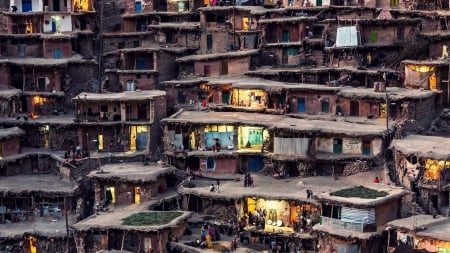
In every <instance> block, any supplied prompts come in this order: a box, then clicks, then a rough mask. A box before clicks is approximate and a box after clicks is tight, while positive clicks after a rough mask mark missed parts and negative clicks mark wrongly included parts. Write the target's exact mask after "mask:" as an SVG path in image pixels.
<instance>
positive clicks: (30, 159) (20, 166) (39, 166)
mask: <svg viewBox="0 0 450 253" xmlns="http://www.w3.org/2000/svg"><path fill="white" fill-rule="evenodd" d="M58 171H59V165H58V162H57V161H56V160H54V159H53V158H51V157H50V156H49V155H28V156H26V157H23V158H21V159H17V160H14V161H9V162H4V163H0V175H2V176H19V175H32V174H55V173H57V172H58Z"/></svg>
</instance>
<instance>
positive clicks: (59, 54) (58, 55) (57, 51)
mask: <svg viewBox="0 0 450 253" xmlns="http://www.w3.org/2000/svg"><path fill="white" fill-rule="evenodd" d="M53 53H54V56H55V59H61V57H62V50H61V48H55V50H54V51H53Z"/></svg>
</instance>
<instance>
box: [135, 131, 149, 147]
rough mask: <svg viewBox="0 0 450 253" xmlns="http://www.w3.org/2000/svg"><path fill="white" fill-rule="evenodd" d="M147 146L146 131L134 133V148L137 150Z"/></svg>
mask: <svg viewBox="0 0 450 253" xmlns="http://www.w3.org/2000/svg"><path fill="white" fill-rule="evenodd" d="M146 146H147V132H143V133H137V134H136V148H137V149H138V150H144V149H146Z"/></svg>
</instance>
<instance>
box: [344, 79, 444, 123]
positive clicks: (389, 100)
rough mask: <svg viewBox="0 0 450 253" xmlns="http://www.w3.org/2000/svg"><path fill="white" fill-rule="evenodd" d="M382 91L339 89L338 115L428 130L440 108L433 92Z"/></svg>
mask: <svg viewBox="0 0 450 253" xmlns="http://www.w3.org/2000/svg"><path fill="white" fill-rule="evenodd" d="M383 89H385V91H382V90H378V91H376V90H375V89H365V88H348V87H344V88H341V89H340V90H339V92H338V93H337V96H338V101H339V102H338V104H339V108H340V109H339V111H340V112H341V113H342V114H343V115H345V116H360V117H361V116H362V117H367V118H374V119H377V118H387V117H389V119H393V120H414V121H415V122H416V123H417V124H419V125H421V126H424V127H429V126H430V124H431V122H432V121H433V119H434V117H435V116H436V115H437V112H438V111H439V110H440V108H441V106H440V104H439V94H438V93H436V92H432V91H429V90H418V89H405V88H397V87H392V88H391V87H389V88H383ZM386 104H388V107H389V108H387V107H386Z"/></svg>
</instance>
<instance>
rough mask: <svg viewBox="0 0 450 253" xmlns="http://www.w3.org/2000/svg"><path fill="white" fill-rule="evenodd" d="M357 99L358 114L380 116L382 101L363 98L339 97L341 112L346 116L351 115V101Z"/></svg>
mask: <svg viewBox="0 0 450 253" xmlns="http://www.w3.org/2000/svg"><path fill="white" fill-rule="evenodd" d="M351 101H357V102H358V109H359V110H358V115H357V116H363V117H365V116H369V115H372V116H374V117H375V118H379V116H380V109H379V107H380V103H379V102H369V101H363V100H359V101H358V100H355V99H349V98H339V105H340V106H341V112H342V113H343V114H344V116H350V102H351Z"/></svg>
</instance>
